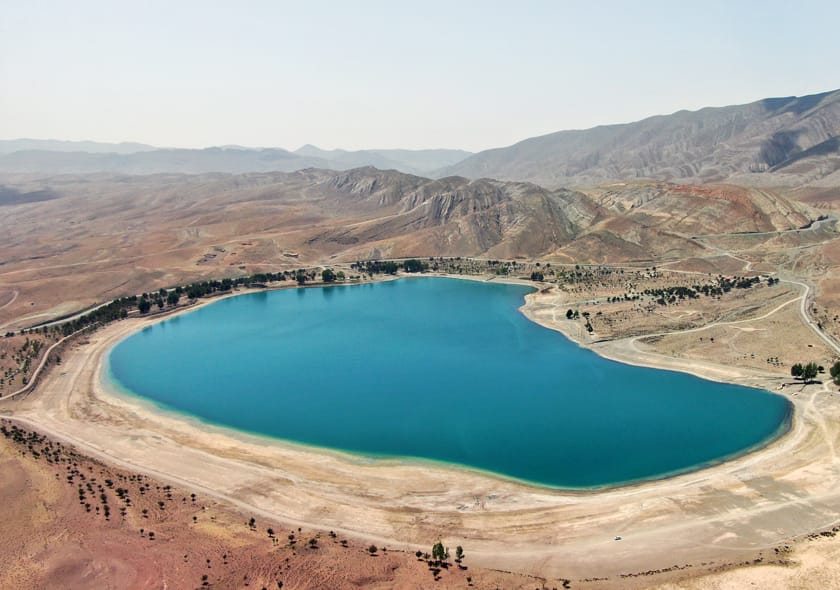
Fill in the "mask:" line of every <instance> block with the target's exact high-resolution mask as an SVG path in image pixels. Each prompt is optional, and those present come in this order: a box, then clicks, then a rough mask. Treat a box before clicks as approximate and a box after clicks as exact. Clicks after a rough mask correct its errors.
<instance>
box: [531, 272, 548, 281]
mask: <svg viewBox="0 0 840 590" xmlns="http://www.w3.org/2000/svg"><path fill="white" fill-rule="evenodd" d="M544 278H545V275H543V273H541V272H540V271H538V270H535V271H534V272H532V273H531V280H532V281H542V280H543V279H544Z"/></svg>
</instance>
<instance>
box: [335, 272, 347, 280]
mask: <svg viewBox="0 0 840 590" xmlns="http://www.w3.org/2000/svg"><path fill="white" fill-rule="evenodd" d="M335 278H336V279H338V280H339V281H343V280H344V279H345V278H346V275H345V274H344V271H343V270H340V271H338V272H337V273H336V275H335Z"/></svg>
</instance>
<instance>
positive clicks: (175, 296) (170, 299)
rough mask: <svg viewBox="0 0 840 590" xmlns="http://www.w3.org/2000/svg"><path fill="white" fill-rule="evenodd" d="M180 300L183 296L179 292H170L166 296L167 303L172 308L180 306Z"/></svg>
mask: <svg viewBox="0 0 840 590" xmlns="http://www.w3.org/2000/svg"><path fill="white" fill-rule="evenodd" d="M180 299H181V294H180V293H178V291H170V292H169V293H168V294H167V295H166V302H167V303H168V304H169V305H170V306H175V305H178V301H179V300H180Z"/></svg>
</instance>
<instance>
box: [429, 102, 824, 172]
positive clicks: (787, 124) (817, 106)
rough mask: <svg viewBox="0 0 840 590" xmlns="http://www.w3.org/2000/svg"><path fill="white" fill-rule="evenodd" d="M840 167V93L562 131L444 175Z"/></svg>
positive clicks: (483, 156)
mask: <svg viewBox="0 0 840 590" xmlns="http://www.w3.org/2000/svg"><path fill="white" fill-rule="evenodd" d="M838 171H840V90H838V91H834V92H826V93H824V94H816V95H812V96H804V97H787V98H771V99H765V100H760V101H758V102H754V103H751V104H746V105H738V106H728V107H721V108H705V109H701V110H699V111H694V112H689V111H679V112H677V113H674V114H672V115H667V116H658V117H651V118H649V119H645V120H643V121H638V122H636V123H629V124H626V125H608V126H601V127H595V128H593V129H587V130H580V131H560V132H557V133H552V134H549V135H544V136H542V137H534V138H531V139H526V140H524V141H521V142H519V143H517V144H515V145H512V146H510V147H506V148H499V149H493V150H487V151H484V152H479V153H478V154H475V155H473V156H471V157H469V158H467V159H465V160H463V161H462V162H460V163H458V164H456V165H454V166H451V167H449V168H446V169H444V170H443V171H441V174H458V175H462V176H466V177H469V178H483V177H489V178H497V179H502V180H519V181H530V182H535V183H537V184H541V185H544V186H591V185H596V184H601V183H605V182H611V181H623V180H631V179H640V178H645V179H658V180H668V181H676V182H691V183H705V182H722V181H727V182H736V183H738V184H750V185H757V186H800V185H803V184H806V183H812V182H815V181H819V180H821V179H823V178H826V177H829V176H831V175H835V178H836V176H837V172H838Z"/></svg>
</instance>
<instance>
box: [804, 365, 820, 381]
mask: <svg viewBox="0 0 840 590" xmlns="http://www.w3.org/2000/svg"><path fill="white" fill-rule="evenodd" d="M817 373H819V367H818V366H817V363H815V362H810V363H808V364H807V365H805V367H803V369H802V380H803V381H804V382H805V383H809V382H811V381H813V380H814V379H816V378H817Z"/></svg>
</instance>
